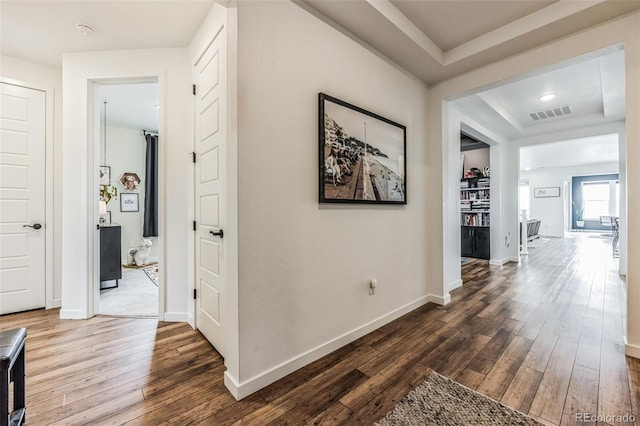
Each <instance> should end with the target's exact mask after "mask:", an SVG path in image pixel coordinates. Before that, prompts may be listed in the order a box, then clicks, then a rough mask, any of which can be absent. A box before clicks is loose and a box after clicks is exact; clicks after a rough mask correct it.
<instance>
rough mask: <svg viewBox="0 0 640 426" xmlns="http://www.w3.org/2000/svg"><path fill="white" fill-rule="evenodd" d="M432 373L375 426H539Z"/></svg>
mask: <svg viewBox="0 0 640 426" xmlns="http://www.w3.org/2000/svg"><path fill="white" fill-rule="evenodd" d="M541 424H542V423H539V422H538V421H536V420H534V419H532V418H531V417H528V416H526V415H524V414H522V413H521V412H519V411H516V410H514V409H513V408H510V407H507V406H506V405H504V404H501V403H500V402H498V401H495V400H493V399H491V398H489V397H488V396H485V395H482V394H480V393H478V392H476V391H473V390H471V389H469V388H467V387H465V386H462V385H461V384H459V383H456V382H454V381H453V380H450V379H447V378H446V377H443V376H441V375H440V374H438V373H436V372H431V374H429V375H428V376H427V378H426V379H425V380H424V381H423V382H422V383H421V384H420V385H419V386H418V387H417V388H415V389H414V390H412V391H411V392H410V393H409V394H408V395H407V396H405V397H404V398H403V399H402V400H401V401H400V402H399V403H398V404H397V405H396V406H395V408H394V409H393V411H390V412H389V413H388V414H387V415H386V416H385V418H384V419H382V420H381V421H379V422H378V423H376V425H378V426H399V425H403V426H414V425H415V426H418V425H420V426H422V425H438V426H445V425H450V426H453V425H460V426H467V425H541Z"/></svg>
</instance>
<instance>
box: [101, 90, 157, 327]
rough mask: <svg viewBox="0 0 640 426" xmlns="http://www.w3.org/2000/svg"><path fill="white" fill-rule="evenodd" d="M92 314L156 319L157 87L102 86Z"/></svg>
mask: <svg viewBox="0 0 640 426" xmlns="http://www.w3.org/2000/svg"><path fill="white" fill-rule="evenodd" d="M97 87H98V94H97V99H98V100H99V108H100V133H101V134H100V138H99V140H100V170H99V172H98V173H99V176H100V185H99V199H100V201H99V206H100V207H99V214H100V218H99V231H100V254H99V268H100V301H99V308H98V310H97V313H98V314H100V315H110V316H132V317H157V316H158V306H159V304H158V299H159V295H158V293H159V269H160V268H159V264H158V262H159V258H160V257H159V253H161V251H162V247H161V239H159V238H158V237H159V235H158V228H159V226H158V219H159V218H158V215H159V211H158V195H159V193H158V143H159V141H158V109H159V101H158V94H159V89H158V82H157V81H150V82H143V83H130V84H122V83H119V84H100V85H98V86H97Z"/></svg>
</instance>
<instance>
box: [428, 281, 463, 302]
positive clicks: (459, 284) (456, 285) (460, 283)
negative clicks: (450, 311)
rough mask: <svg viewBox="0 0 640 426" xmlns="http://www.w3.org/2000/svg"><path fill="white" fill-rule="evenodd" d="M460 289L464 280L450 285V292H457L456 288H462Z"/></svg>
mask: <svg viewBox="0 0 640 426" xmlns="http://www.w3.org/2000/svg"><path fill="white" fill-rule="evenodd" d="M460 287H462V279H459V280H456V281H454V282H452V283H451V284H449V291H452V290H455V289H456V288H460ZM434 303H436V302H434Z"/></svg>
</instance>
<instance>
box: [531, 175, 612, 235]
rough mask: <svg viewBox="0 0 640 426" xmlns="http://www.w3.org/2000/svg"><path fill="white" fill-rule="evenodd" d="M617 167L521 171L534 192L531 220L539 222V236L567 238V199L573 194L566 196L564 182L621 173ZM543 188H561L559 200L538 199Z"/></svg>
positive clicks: (552, 198)
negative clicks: (565, 235)
mask: <svg viewBox="0 0 640 426" xmlns="http://www.w3.org/2000/svg"><path fill="white" fill-rule="evenodd" d="M618 168H619V167H618V163H605V164H590V165H584V166H575V167H551V168H544V169H536V170H531V171H521V172H520V179H528V180H529V188H530V189H531V190H530V197H529V203H530V206H531V210H530V213H529V217H530V218H531V219H538V220H540V231H539V233H540V235H543V236H548V237H560V238H562V237H564V231H565V230H566V229H567V224H566V223H565V215H566V206H567V197H568V196H569V195H570V194H567V193H566V186H565V182H569V185H570V182H571V177H572V176H584V175H590V174H593V175H597V174H605V173H618ZM540 187H559V188H560V197H548V198H535V197H534V196H533V192H534V189H535V188H540ZM569 187H570V186H569ZM569 204H570V203H569Z"/></svg>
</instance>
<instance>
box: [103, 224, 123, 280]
mask: <svg viewBox="0 0 640 426" xmlns="http://www.w3.org/2000/svg"><path fill="white" fill-rule="evenodd" d="M121 232H122V228H121V227H120V225H104V226H101V227H100V289H101V290H102V289H105V288H116V287H118V280H119V279H120V278H122V265H121V262H122V260H121V259H122V255H121V249H120V247H121V243H120V235H121ZM112 280H116V285H115V286H111V287H102V282H103V281H112Z"/></svg>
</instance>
